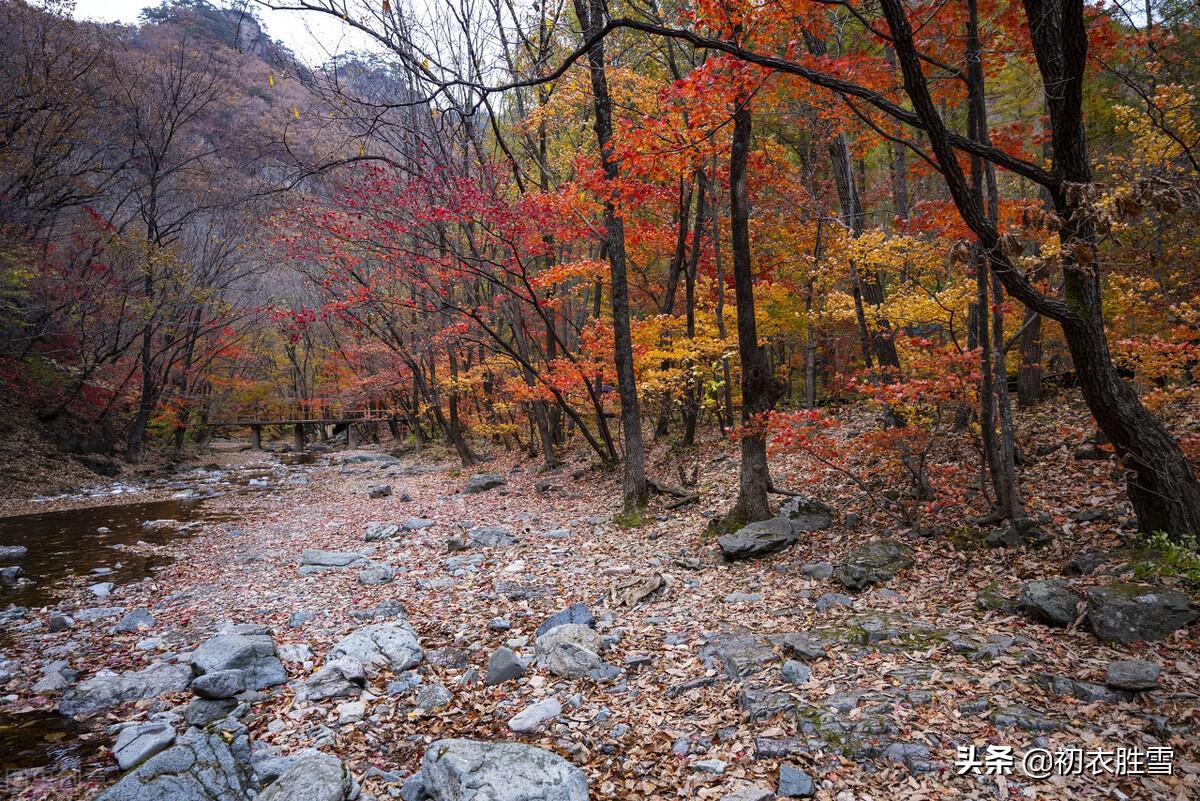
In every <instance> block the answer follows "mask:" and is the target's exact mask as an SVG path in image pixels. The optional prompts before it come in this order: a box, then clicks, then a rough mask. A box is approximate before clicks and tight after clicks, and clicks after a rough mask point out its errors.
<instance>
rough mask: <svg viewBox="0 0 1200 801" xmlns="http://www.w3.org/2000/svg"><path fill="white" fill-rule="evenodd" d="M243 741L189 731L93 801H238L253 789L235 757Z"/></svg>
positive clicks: (241, 763) (247, 773)
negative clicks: (229, 740)
mask: <svg viewBox="0 0 1200 801" xmlns="http://www.w3.org/2000/svg"><path fill="white" fill-rule="evenodd" d="M242 741H244V735H242V736H240V737H238V738H235V740H234V742H232V743H230V742H227V741H226V735H225V733H223V732H217V731H214V732H205V731H202V730H200V729H189V730H188V731H187V732H186V733H184V735H183V736H182V737H180V738H178V739H177V740H176V742H175V744H174V745H173V746H171V747H170V748H167V749H166V750H165V751H162V752H160V753H158V754H155V755H154V756H152V757H150V758H149V759H147V760H146V761H145V762H143V763H142V764H141V765H139V766H138V767H136V768H134V769H133V770H131V771H130V772H128V773H126V774H125V775H124V776H122V777H121V780H120V781H118V782H117V783H116V784H114V785H113V786H111V787H109V788H108V789H107V790H105V791H104V792H102V793H100V794H99V795H98V796H96V798H95V799H94V801H167V799H170V801H242V799H245V798H246V797H247V796H248V791H249V790H250V786H251V783H250V779H251V776H250V772H249V766H248V764H247V763H245V762H242V761H241V760H240V759H239V758H238V757H237V756H235V751H240V746H242V745H244V743H243V742H242ZM248 750H249V748H248V746H247V747H246V751H247V752H248ZM246 756H248V753H247V754H246Z"/></svg>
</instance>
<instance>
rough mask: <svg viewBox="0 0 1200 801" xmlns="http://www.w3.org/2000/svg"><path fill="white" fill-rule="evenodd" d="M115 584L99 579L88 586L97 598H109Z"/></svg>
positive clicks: (89, 590)
mask: <svg viewBox="0 0 1200 801" xmlns="http://www.w3.org/2000/svg"><path fill="white" fill-rule="evenodd" d="M18 569H19V568H18ZM115 586H116V585H115V584H113V583H112V582H111V581H98V582H96V583H95V584H92V585H91V586H89V587H88V592H90V593H91V594H92V595H94V596H96V597H97V598H107V597H108V596H109V595H110V594H111V593H112V591H113V587H115Z"/></svg>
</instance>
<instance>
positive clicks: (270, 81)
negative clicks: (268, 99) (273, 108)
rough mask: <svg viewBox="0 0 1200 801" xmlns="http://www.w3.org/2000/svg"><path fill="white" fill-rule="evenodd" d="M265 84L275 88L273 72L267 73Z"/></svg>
mask: <svg viewBox="0 0 1200 801" xmlns="http://www.w3.org/2000/svg"><path fill="white" fill-rule="evenodd" d="M267 86H269V87H271V88H272V89H274V88H275V73H273V72H268V73H267Z"/></svg>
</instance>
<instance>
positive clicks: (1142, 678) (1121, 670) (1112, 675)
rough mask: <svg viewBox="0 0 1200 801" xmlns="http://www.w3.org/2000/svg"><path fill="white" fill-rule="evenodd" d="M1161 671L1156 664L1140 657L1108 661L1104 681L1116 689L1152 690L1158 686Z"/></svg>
mask: <svg viewBox="0 0 1200 801" xmlns="http://www.w3.org/2000/svg"><path fill="white" fill-rule="evenodd" d="M1160 672H1161V670H1160V668H1159V667H1158V665H1156V664H1154V663H1153V662H1147V661H1145V660H1142V659H1121V660H1118V661H1116V662H1110V663H1109V665H1108V671H1107V673H1106V674H1105V678H1104V683H1105V684H1107V685H1108V686H1109V687H1112V688H1113V689H1116V690H1131V691H1134V692H1140V691H1142V690H1153V689H1154V688H1155V687H1157V686H1158V676H1159V673H1160Z"/></svg>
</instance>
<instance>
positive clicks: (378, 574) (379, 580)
mask: <svg viewBox="0 0 1200 801" xmlns="http://www.w3.org/2000/svg"><path fill="white" fill-rule="evenodd" d="M395 577H396V571H395V570H394V569H392V566H391V565H385V564H383V563H382V562H368V563H367V566H366V567H364V568H363V569H362V570H360V571H358V583H359V584H362V585H364V586H367V587H373V586H377V585H379V584H387V583H388V582H390V581H391V580H392V579H394V578H395Z"/></svg>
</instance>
